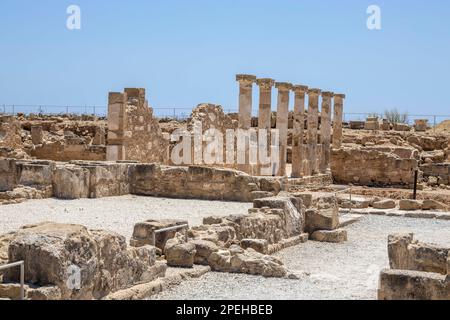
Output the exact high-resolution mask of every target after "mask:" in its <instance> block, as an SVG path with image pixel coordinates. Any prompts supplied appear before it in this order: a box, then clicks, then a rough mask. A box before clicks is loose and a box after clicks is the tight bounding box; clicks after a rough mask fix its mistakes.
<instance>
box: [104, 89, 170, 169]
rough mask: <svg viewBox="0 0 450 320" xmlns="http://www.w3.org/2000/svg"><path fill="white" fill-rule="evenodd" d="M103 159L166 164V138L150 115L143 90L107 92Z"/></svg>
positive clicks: (167, 143)
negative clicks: (105, 140)
mask: <svg viewBox="0 0 450 320" xmlns="http://www.w3.org/2000/svg"><path fill="white" fill-rule="evenodd" d="M108 130H109V131H108V142H107V144H108V146H107V160H109V161H116V160H134V161H138V162H145V163H151V162H155V163H167V162H168V146H169V141H168V137H167V135H164V134H163V133H162V131H161V128H160V126H159V123H158V120H157V119H156V118H154V117H153V110H152V109H151V108H150V107H149V106H148V102H147V101H146V99H145V89H135V88H127V89H125V92H124V93H114V92H113V93H110V94H109V106H108Z"/></svg>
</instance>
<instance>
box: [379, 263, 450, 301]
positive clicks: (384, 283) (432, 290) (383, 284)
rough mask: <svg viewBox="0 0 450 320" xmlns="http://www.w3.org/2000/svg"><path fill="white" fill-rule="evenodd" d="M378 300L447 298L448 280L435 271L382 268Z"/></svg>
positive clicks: (449, 285)
mask: <svg viewBox="0 0 450 320" xmlns="http://www.w3.org/2000/svg"><path fill="white" fill-rule="evenodd" d="M378 299H379V300H449V299H450V282H448V281H446V280H445V276H442V275H439V274H436V273H427V272H418V271H408V270H383V271H382V272H381V275H380V287H379V290H378Z"/></svg>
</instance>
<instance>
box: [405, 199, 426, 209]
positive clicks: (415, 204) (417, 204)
mask: <svg viewBox="0 0 450 320" xmlns="http://www.w3.org/2000/svg"><path fill="white" fill-rule="evenodd" d="M421 209H422V201H418V200H400V210H403V211H413V210H421Z"/></svg>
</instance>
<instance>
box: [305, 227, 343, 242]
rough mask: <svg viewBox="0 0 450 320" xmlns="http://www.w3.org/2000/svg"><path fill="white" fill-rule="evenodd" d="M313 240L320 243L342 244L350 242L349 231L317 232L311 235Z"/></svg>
mask: <svg viewBox="0 0 450 320" xmlns="http://www.w3.org/2000/svg"><path fill="white" fill-rule="evenodd" d="M311 239H312V240H314V241H320V242H331V243H342V242H345V241H347V240H348V237H347V230H343V229H336V230H331V231H327V230H320V231H315V232H314V233H313V234H312V235H311Z"/></svg>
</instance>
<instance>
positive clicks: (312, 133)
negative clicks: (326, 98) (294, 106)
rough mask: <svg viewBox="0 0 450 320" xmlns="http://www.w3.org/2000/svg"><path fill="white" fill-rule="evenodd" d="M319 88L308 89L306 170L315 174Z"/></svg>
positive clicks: (309, 173)
mask: <svg viewBox="0 0 450 320" xmlns="http://www.w3.org/2000/svg"><path fill="white" fill-rule="evenodd" d="M320 93H321V90H320V89H309V90H308V144H307V150H308V151H307V154H308V170H307V171H308V172H307V175H309V176H311V175H315V174H316V173H317V172H318V168H317V139H318V135H317V129H318V126H319V96H320Z"/></svg>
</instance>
